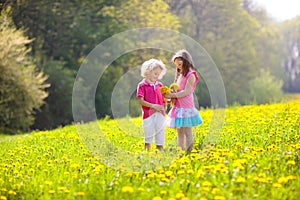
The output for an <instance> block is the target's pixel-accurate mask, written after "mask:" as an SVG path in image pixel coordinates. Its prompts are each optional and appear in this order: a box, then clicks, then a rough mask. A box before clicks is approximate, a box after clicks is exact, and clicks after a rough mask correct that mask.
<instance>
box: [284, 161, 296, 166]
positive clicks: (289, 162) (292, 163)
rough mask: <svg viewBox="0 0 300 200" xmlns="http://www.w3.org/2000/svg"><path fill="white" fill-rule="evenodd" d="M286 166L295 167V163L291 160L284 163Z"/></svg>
mask: <svg viewBox="0 0 300 200" xmlns="http://www.w3.org/2000/svg"><path fill="white" fill-rule="evenodd" d="M286 164H287V165H295V164H296V162H295V161H293V160H289V161H288V162H287V163H286Z"/></svg>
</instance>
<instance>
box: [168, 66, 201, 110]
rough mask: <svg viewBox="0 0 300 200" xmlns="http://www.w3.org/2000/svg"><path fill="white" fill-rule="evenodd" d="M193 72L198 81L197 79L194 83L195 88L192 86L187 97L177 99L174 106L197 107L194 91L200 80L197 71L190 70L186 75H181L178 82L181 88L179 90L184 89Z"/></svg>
mask: <svg viewBox="0 0 300 200" xmlns="http://www.w3.org/2000/svg"><path fill="white" fill-rule="evenodd" d="M192 74H193V75H194V76H195V78H196V81H195V83H194V85H193V88H192V90H191V92H190V94H188V95H187V96H185V97H182V98H178V99H176V101H175V104H174V106H177V107H180V108H193V107H195V105H194V96H193V92H194V90H195V87H196V84H197V82H198V81H199V78H198V76H197V74H196V72H195V71H189V72H188V73H187V75H186V76H185V77H184V76H181V77H180V78H179V79H178V80H177V83H178V84H179V86H180V90H179V91H182V90H184V88H185V85H186V83H187V80H188V78H189V76H190V75H192Z"/></svg>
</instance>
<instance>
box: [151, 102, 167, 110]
mask: <svg viewBox="0 0 300 200" xmlns="http://www.w3.org/2000/svg"><path fill="white" fill-rule="evenodd" d="M152 108H153V109H155V110H156V111H161V110H164V106H161V105H157V104H154V105H153V106H152Z"/></svg>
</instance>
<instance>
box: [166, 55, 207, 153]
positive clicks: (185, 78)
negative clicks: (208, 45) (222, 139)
mask: <svg viewBox="0 0 300 200" xmlns="http://www.w3.org/2000/svg"><path fill="white" fill-rule="evenodd" d="M172 62H174V64H175V65H176V75H175V81H174V82H175V83H178V84H179V86H180V89H179V91H178V92H175V93H171V94H166V95H165V98H172V99H173V98H175V103H174V104H173V107H172V108H171V110H170V112H169V115H168V117H169V120H168V121H169V124H168V126H169V128H176V129H177V133H178V138H177V143H178V146H180V147H181V148H182V150H186V151H187V152H190V151H191V150H192V148H193V145H194V137H193V134H192V127H193V126H197V125H199V124H201V123H202V119H201V117H200V114H199V111H198V110H197V109H196V108H195V105H194V97H193V92H194V90H195V87H196V84H197V82H198V80H199V78H198V76H197V74H196V72H195V71H194V65H193V60H192V56H191V55H190V54H189V52H188V51H186V50H180V51H178V52H177V53H176V54H175V55H174V56H173V58H172ZM184 143H186V144H184Z"/></svg>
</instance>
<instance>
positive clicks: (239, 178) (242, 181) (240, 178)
mask: <svg viewBox="0 0 300 200" xmlns="http://www.w3.org/2000/svg"><path fill="white" fill-rule="evenodd" d="M236 182H237V183H245V182H246V179H245V178H244V177H242V176H239V177H237V179H236Z"/></svg>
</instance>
